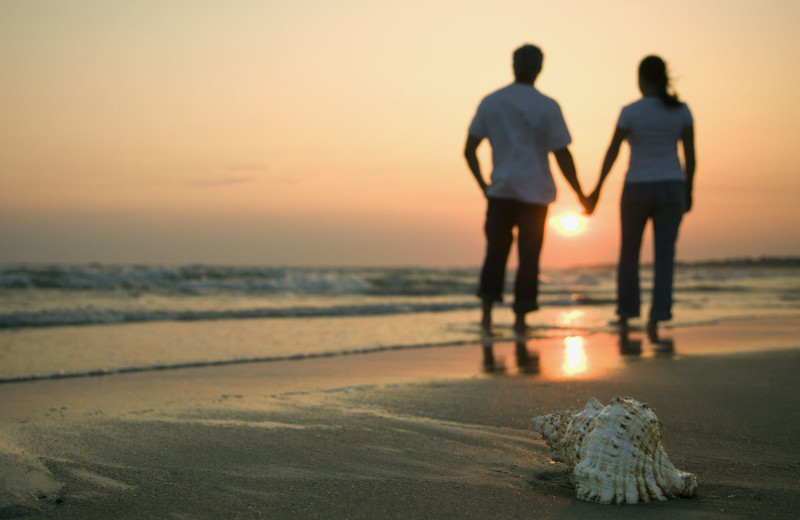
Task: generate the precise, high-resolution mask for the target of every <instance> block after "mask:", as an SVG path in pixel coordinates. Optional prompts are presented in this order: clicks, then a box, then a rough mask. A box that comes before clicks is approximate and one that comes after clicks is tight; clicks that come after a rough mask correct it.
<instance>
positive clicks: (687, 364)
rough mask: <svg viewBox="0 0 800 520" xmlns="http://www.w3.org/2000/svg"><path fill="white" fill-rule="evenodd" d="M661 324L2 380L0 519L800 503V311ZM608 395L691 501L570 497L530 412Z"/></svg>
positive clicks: (676, 514) (700, 509)
mask: <svg viewBox="0 0 800 520" xmlns="http://www.w3.org/2000/svg"><path fill="white" fill-rule="evenodd" d="M670 332H671V335H672V339H673V340H674V351H672V352H656V351H655V350H654V349H653V348H652V347H651V346H650V345H648V344H647V343H646V342H643V343H642V344H641V350H642V352H641V355H632V356H630V355H626V356H622V355H620V343H619V339H618V338H617V337H616V336H613V335H609V334H595V335H591V336H588V337H585V338H584V339H583V340H582V341H583V343H582V348H581V351H582V352H583V353H584V354H585V357H584V359H583V360H581V359H577V361H575V360H572V361H575V364H574V365H570V363H571V362H572V361H570V356H569V355H567V354H565V352H566V351H568V350H569V345H568V344H567V342H566V340H565V339H564V338H550V339H534V340H530V341H528V342H527V343H526V345H525V346H526V348H527V351H526V352H527V353H528V358H527V359H526V360H525V363H523V364H524V367H523V368H522V369H520V368H519V367H518V366H517V359H518V358H517V356H516V355H515V346H514V344H513V343H509V342H502V341H501V342H498V343H496V344H494V345H493V346H492V353H493V354H494V358H493V359H494V364H493V367H494V372H487V371H486V369H485V367H486V365H487V363H486V358H485V357H484V353H485V350H484V346H482V345H480V344H477V343H476V344H475V345H470V346H459V347H446V348H432V349H420V350H407V351H393V352H383V353H376V354H365V355H355V356H342V357H335V358H321V359H313V360H303V361H287V362H273V363H262V364H247V365H239V366H222V367H209V368H194V369H184V370H174V371H163V372H151V373H137V374H127V375H116V376H105V377H91V378H80V379H65V380H55V381H53V380H50V381H35V382H26V383H15V384H5V385H0V518H28V517H31V518H82V519H83V518H122V519H125V518H333V519H339V518H342V519H343V518H404V519H409V518H525V519H530V518H723V517H724V518H756V517H758V518H798V517H800V479H799V478H800V455H798V454H800V427H799V425H800V422H799V421H800V413H798V410H799V409H800V406H799V405H800V392H799V390H800V383H798V377H797V374H798V372H799V370H798V369H800V324H798V323H795V322H793V321H789V320H759V321H750V322H739V323H736V324H734V325H730V324H728V325H725V326H714V325H707V326H699V327H691V328H685V329H677V330H675V331H667V335H670ZM640 336H641V334H638V335H634V338H633V339H634V340H637V341H638V340H639V339H640ZM631 346H633V347H638V346H639V344H638V343H637V342H634V344H633V345H630V344H629V345H627V348H630V347H631ZM633 350H634V351H636V350H638V349H637V348H633ZM584 362H585V363H584ZM582 363H583V364H582ZM615 395H629V396H632V397H634V398H636V399H639V400H641V401H645V402H648V403H649V404H650V405H651V406H652V407H654V408H655V410H656V413H657V415H658V417H659V419H661V420H662V422H663V423H664V427H663V435H664V443H665V446H666V450H667V453H668V454H669V456H670V459H671V460H672V462H673V463H674V464H675V466H676V467H678V468H679V469H682V470H685V471H690V472H693V473H695V474H696V475H697V480H698V495H697V497H695V498H691V499H674V500H670V501H667V502H661V503H648V504H637V505H632V506H631V505H625V506H605V505H598V504H594V503H588V502H582V501H579V500H576V499H575V498H574V491H573V489H572V487H571V485H570V483H569V480H568V478H567V475H566V474H565V473H564V471H563V469H562V466H560V465H557V464H553V463H550V462H549V457H548V450H547V448H546V446H545V445H544V442H543V441H542V440H541V439H540V438H539V436H538V434H536V433H535V432H533V431H532V430H531V428H530V423H529V420H530V418H531V417H533V416H536V415H540V414H543V413H548V412H551V411H554V410H557V409H561V408H566V407H570V406H573V407H580V406H582V405H583V404H584V403H585V402H586V400H587V399H588V398H589V397H590V396H594V397H597V398H598V399H600V400H601V401H608V400H609V399H610V398H611V397H613V396H615Z"/></svg>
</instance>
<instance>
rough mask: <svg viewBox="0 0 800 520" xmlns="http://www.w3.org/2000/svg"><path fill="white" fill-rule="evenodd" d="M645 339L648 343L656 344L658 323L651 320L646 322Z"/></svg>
mask: <svg viewBox="0 0 800 520" xmlns="http://www.w3.org/2000/svg"><path fill="white" fill-rule="evenodd" d="M647 337H648V338H649V339H650V343H658V321H656V320H653V319H651V320H650V321H648V322H647Z"/></svg>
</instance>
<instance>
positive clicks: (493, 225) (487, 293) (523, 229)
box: [478, 198, 547, 314]
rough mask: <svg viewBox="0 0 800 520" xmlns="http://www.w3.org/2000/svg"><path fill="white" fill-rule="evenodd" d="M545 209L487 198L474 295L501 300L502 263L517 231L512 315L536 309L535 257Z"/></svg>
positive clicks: (537, 264) (502, 285)
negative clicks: (483, 251) (483, 252)
mask: <svg viewBox="0 0 800 520" xmlns="http://www.w3.org/2000/svg"><path fill="white" fill-rule="evenodd" d="M546 218H547V206H541V205H538V204H528V203H525V202H520V201H518V200H512V199H494V198H490V199H489V205H488V208H487V210H486V225H485V232H486V241H487V245H486V259H485V260H484V263H483V269H482V270H481V280H480V289H479V291H478V296H479V297H480V298H482V299H483V300H488V301H494V302H500V301H503V287H504V284H505V275H506V262H507V260H508V254H509V252H510V250H511V244H512V242H513V241H514V234H513V230H514V227H516V228H517V252H518V254H519V267H518V269H517V278H516V280H515V283H514V312H516V313H517V314H520V313H523V314H524V313H526V312H530V311H534V310H536V309H538V308H539V306H538V305H537V303H536V301H537V298H538V294H539V254H540V253H541V251H542V242H543V241H544V225H545V219H546Z"/></svg>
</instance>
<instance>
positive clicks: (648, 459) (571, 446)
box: [531, 397, 697, 504]
mask: <svg viewBox="0 0 800 520" xmlns="http://www.w3.org/2000/svg"><path fill="white" fill-rule="evenodd" d="M531 422H533V427H534V429H535V430H536V431H538V432H539V433H541V434H542V437H544V440H545V442H546V444H547V446H548V447H549V448H550V449H551V450H552V454H551V457H552V459H553V460H554V461H556V462H563V463H565V464H566V465H567V466H568V467H569V471H570V480H571V481H572V484H573V485H574V486H575V491H576V493H577V496H578V498H580V499H582V500H589V501H594V502H600V503H601V504H625V503H628V504H634V503H636V502H649V501H651V500H666V499H667V498H670V497H675V496H682V497H689V496H693V495H694V493H695V491H696V489H697V478H696V477H695V476H694V475H693V474H691V473H686V472H683V471H679V470H677V469H675V467H674V466H673V465H672V463H671V462H670V461H669V459H668V458H667V454H666V452H665V451H664V448H663V446H662V445H661V421H659V420H658V418H657V417H656V414H655V413H653V410H651V409H650V408H649V407H648V406H647V405H646V404H643V403H640V402H638V401H636V400H635V399H632V398H630V397H615V398H614V399H612V400H611V403H610V404H609V405H608V406H603V405H602V404H600V402H599V401H598V400H597V399H595V398H594V397H591V398H589V401H588V402H587V403H586V407H584V409H583V410H581V411H576V410H574V409H572V408H570V409H569V410H561V411H558V412H555V413H551V414H549V415H543V416H541V417H535V418H533V419H531Z"/></svg>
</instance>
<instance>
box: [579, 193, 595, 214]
mask: <svg viewBox="0 0 800 520" xmlns="http://www.w3.org/2000/svg"><path fill="white" fill-rule="evenodd" d="M579 198H580V201H581V206H583V210H584V212H585V213H586V215H587V216H589V215H591V214H592V213H594V210H595V208H596V207H597V201H598V200H599V199H600V190H598V189H597V188H595V190H594V191H593V192H592V193H591V194H589V196H588V197H587V196H585V195H584V194H582V193H581V194H580V196H579Z"/></svg>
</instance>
